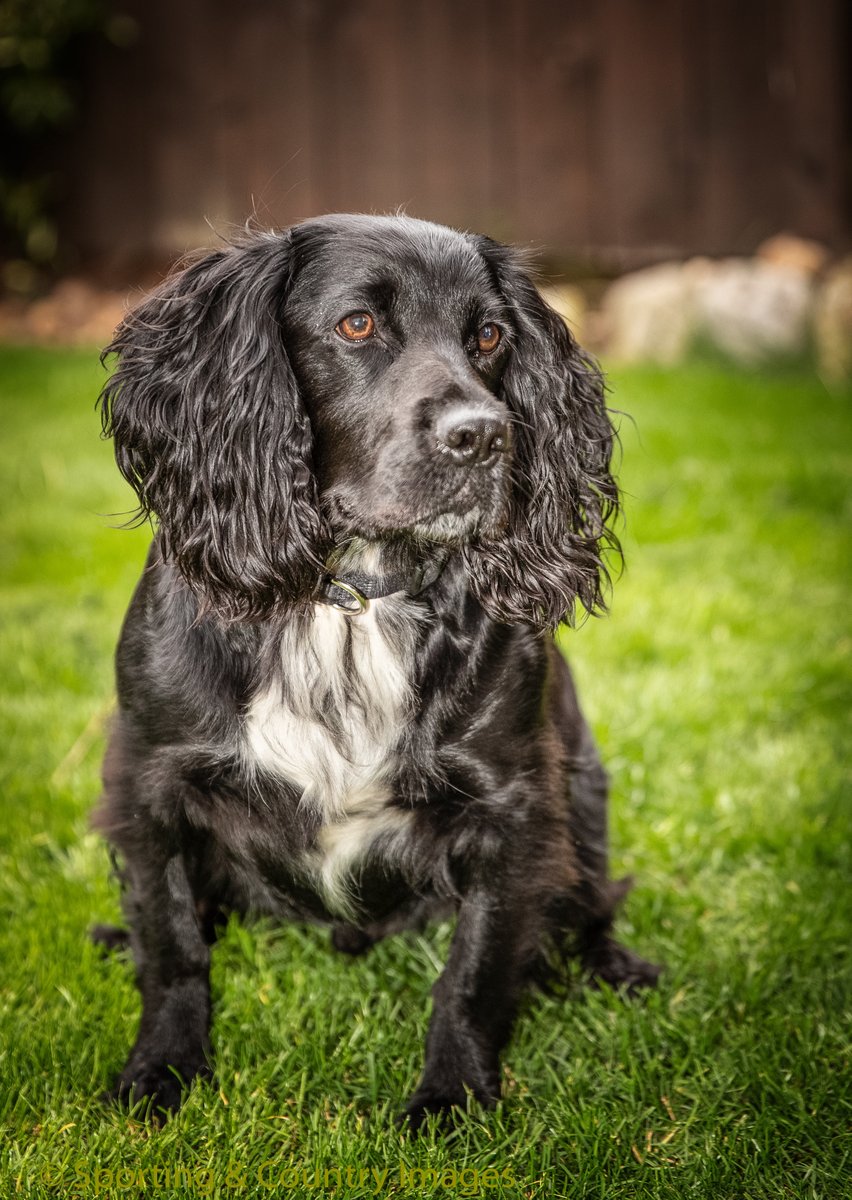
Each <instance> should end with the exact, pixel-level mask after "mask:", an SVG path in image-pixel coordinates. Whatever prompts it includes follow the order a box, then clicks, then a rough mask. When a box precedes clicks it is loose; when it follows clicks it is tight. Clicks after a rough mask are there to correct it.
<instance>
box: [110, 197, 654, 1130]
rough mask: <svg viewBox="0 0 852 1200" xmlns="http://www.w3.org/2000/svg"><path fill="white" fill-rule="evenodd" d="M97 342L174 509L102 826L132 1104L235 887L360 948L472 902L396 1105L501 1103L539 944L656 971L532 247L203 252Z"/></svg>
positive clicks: (591, 379) (594, 495) (632, 976)
mask: <svg viewBox="0 0 852 1200" xmlns="http://www.w3.org/2000/svg"><path fill="white" fill-rule="evenodd" d="M110 352H112V353H114V354H116V355H117V356H118V362H117V367H116V370H115V373H114V374H113V375H112V377H111V379H110V381H109V383H108V384H107V386H106V388H105V391H104V395H103V397H102V403H103V416H104V428H105V430H106V432H107V433H108V434H110V435H112V437H113V438H114V439H115V450H116V457H117V460H118V465H119V467H120V469H121V471H122V473H123V474H124V476H125V477H126V478H127V479H128V480H129V481H130V483H131V484H132V485H133V487H134V488H135V489H136V492H137V493H138V496H139V501H140V506H141V512H142V514H144V515H146V516H150V515H153V516H155V517H156V519H157V521H158V523H159V532H158V534H157V536H156V538H155V540H154V543H153V545H152V548H151V552H150V556H149V559H148V563H147V567H146V569H145V572H144V574H143V576H142V580H141V582H140V584H139V586H138V588H137V591H136V594H135V596H134V598H133V601H132V603H131V606H130V611H129V613H128V615H127V619H126V622H125V626H124V631H123V633H122V637H121V642H120V645H119V649H118V692H119V714H118V717H117V720H116V723H115V727H114V729H113V731H112V738H111V742H110V746H109V750H108V753H107V758H106V763H105V768H104V782H105V799H104V802H103V807H102V809H101V811H100V814H99V818H98V822H99V825H100V828H101V829H102V830H103V831H104V832H105V833H106V835H107V837H108V839H109V841H110V842H111V844H112V846H113V847H114V848H115V849H116V850H117V851H118V852H119V856H120V859H121V861H122V863H123V867H122V881H123V885H124V899H125V908H126V913H127V919H128V923H129V927H130V929H129V940H130V944H131V947H132V951H133V955H134V957H135V961H136V966H137V970H138V982H139V988H140V991H141V993H142V1020H141V1026H140V1029H139V1034H138V1037H137V1039H136V1044H135V1046H134V1047H133V1049H132V1051H131V1053H130V1057H129V1059H128V1061H127V1064H126V1066H125V1068H124V1070H123V1071H122V1072H121V1075H120V1076H119V1079H118V1082H117V1084H116V1088H115V1093H114V1094H115V1095H116V1096H118V1097H120V1098H127V1097H129V1096H132V1097H135V1098H142V1097H149V1098H151V1100H152V1102H153V1103H156V1104H157V1105H159V1106H162V1107H165V1108H174V1107H176V1106H177V1105H178V1104H179V1102H180V1096H181V1089H180V1082H179V1080H178V1078H177V1076H180V1077H181V1078H182V1079H183V1080H184V1081H185V1082H186V1083H189V1081H191V1080H192V1078H193V1077H194V1076H196V1075H202V1076H204V1075H209V1073H210V1067H209V1064H208V1054H209V1042H208V1035H209V1026H210V991H209V982H208V966H209V957H210V952H209V946H210V943H211V942H212V941H213V938H214V928H215V924H216V922H217V920H218V919H219V916H220V914H221V913H222V912H223V911H226V910H236V911H238V912H242V913H253V912H258V913H272V914H275V915H278V916H282V917H287V918H293V919H296V920H321V921H329V922H336V924H335V926H334V931H333V935H332V936H333V940H334V943H335V945H336V946H337V947H338V948H339V949H342V950H346V951H348V952H350V953H357V952H360V951H361V950H364V949H366V948H367V947H368V946H369V945H371V944H372V943H373V942H375V941H377V940H378V939H379V938H381V937H383V936H384V935H386V934H387V933H390V932H393V931H396V930H399V929H402V928H404V927H406V926H411V925H421V924H422V923H423V922H424V921H425V920H426V919H428V917H430V916H431V915H433V914H435V913H437V912H443V911H452V910H454V911H455V912H456V913H457V926H456V932H455V936H454V940H453V944H452V950H451V952H450V957H449V961H448V963H447V966H446V969H445V971H444V973H443V975H442V976H441V978H440V980H439V981H438V983H437V984H436V986H435V989H434V1012H433V1016H432V1022H431V1027H430V1030H429V1037H428V1041H427V1046H426V1065H425V1070H424V1073H423V1077H422V1079H421V1081H420V1084H419V1086H418V1088H417V1090H416V1091H415V1093H414V1095H413V1097H412V1098H411V1100H410V1101H409V1103H408V1106H407V1109H406V1112H407V1114H408V1116H409V1119H410V1121H411V1124H412V1126H414V1127H417V1126H418V1125H419V1124H420V1123H421V1122H422V1120H423V1118H424V1116H425V1114H427V1113H429V1112H442V1111H445V1110H447V1109H449V1108H450V1107H452V1106H455V1105H464V1104H465V1101H466V1092H467V1091H468V1090H469V1091H470V1092H472V1094H473V1095H474V1096H475V1097H477V1098H478V1099H479V1100H481V1101H483V1102H485V1103H488V1102H493V1101H494V1100H495V1099H496V1097H497V1096H498V1095H499V1090H500V1073H499V1064H498V1056H499V1052H500V1050H501V1047H502V1046H503V1045H504V1043H505V1042H506V1039H507V1038H508V1036H509V1033H510V1030H511V1027H512V1022H513V1018H514V1014H515V1010H516V1006H517V1003H518V998H519V994H520V992H521V989H522V987H523V985H524V983H525V982H526V981H528V980H529V979H530V978H531V977H532V976H533V975H534V974H536V972H537V971H538V970H539V968H540V967H541V963H542V961H543V958H544V956H545V955H546V954H547V953H548V948H550V952H551V953H552V951H553V949H554V948H555V949H556V950H557V951H558V950H563V951H565V952H572V953H576V954H579V955H580V957H581V960H582V962H583V964H584V965H585V967H586V968H587V969H588V970H589V972H591V973H592V974H593V975H595V976H597V977H599V978H600V979H603V980H606V981H608V982H609V983H611V984H613V985H625V986H627V987H634V986H638V985H642V984H650V983H652V982H653V981H654V979H655V978H656V975H657V968H655V967H653V966H651V965H650V964H648V963H646V962H643V961H642V960H641V959H639V958H638V957H637V956H636V955H634V954H633V953H631V952H630V951H629V950H626V949H624V948H623V947H621V946H619V945H618V944H617V943H615V942H614V941H613V940H612V939H611V938H610V934H609V930H610V925H611V921H612V917H613V911H614V908H615V905H616V902H617V900H618V899H619V897H620V896H621V895H622V894H623V892H624V891H625V890H626V887H627V884H626V883H624V884H613V883H611V882H610V881H609V880H608V875H607V835H606V780H605V775H604V772H603V769H602V768H601V766H600V763H599V759H598V756H597V753H596V750H595V746H594V743H593V741H592V737H591V734H590V732H589V729H588V727H587V725H586V723H585V722H584V720H583V717H582V715H581V713H580V710H579V707H578V704H577V699H576V695H575V692H574V687H573V685H572V681H571V677H570V675H569V673H568V669H567V667H566V666H565V664H564V662H563V661H562V659H561V657H560V656H559V654H558V653H557V651H556V649H555V647H554V645H553V642H552V640H551V638H550V637H549V636H547V631H548V630H549V629H552V628H555V627H556V626H557V625H558V624H559V623H560V622H561V621H563V620H566V619H567V618H568V617H569V616H570V614H571V611H572V609H573V607H574V605H575V603H576V602H579V604H580V605H582V606H584V607H585V608H586V609H588V610H590V611H591V610H593V609H595V608H598V607H600V606H601V604H602V595H601V591H602V579H603V578H604V577H605V572H604V567H603V564H602V552H603V550H604V549H605V547H606V545H607V544H611V543H614V539H613V538H612V535H611V534H610V533H609V532H608V527H607V522H608V521H609V519H610V518H611V516H612V515H613V514H614V513H615V512H616V510H617V501H618V494H617V490H616V486H615V483H614V482H613V479H612V477H611V475H610V470H609V463H610V453H611V450H612V442H613V431H612V427H611V425H610V422H609V419H608V416H607V411H606V408H605V406H604V400H603V386H602V381H601V378H600V375H599V373H598V371H597V370H596V368H595V367H594V365H593V364H592V363H591V362H590V360H589V359H588V358H587V357H585V356H584V354H583V353H582V352H581V351H580V350H579V349H578V347H577V346H576V344H575V343H574V341H573V340H572V338H571V335H570V334H569V333H568V331H567V330H566V328H565V325H564V324H563V322H562V321H561V320H560V318H559V317H558V316H557V315H556V314H555V313H554V312H553V311H552V310H551V309H550V308H548V307H547V305H546V304H545V303H544V302H543V300H542V299H541V297H540V296H539V294H538V293H537V291H536V290H535V288H534V287H533V285H532V284H531V283H530V281H529V279H528V277H527V275H526V274H525V273H524V271H523V270H522V268H521V266H520V264H519V262H518V259H517V257H516V255H515V254H514V253H513V252H512V251H510V250H508V249H506V248H505V247H503V246H501V245H499V244H497V243H495V242H493V241H491V240H489V239H488V238H485V237H474V236H470V235H466V234H460V233H456V232H455V231H453V230H450V229H446V228H443V227H441V226H437V225H431V224H428V223H425V222H422V221H416V220H411V219H408V218H404V217H388V218H383V217H365V216H334V217H323V218H320V219H318V220H314V221H309V222H307V223H305V224H303V225H298V226H296V227H295V228H292V229H290V230H287V231H285V232H283V233H276V234H268V235H255V236H252V237H250V238H248V239H247V240H246V241H245V242H244V243H243V244H240V245H235V246H230V247H228V248H226V249H222V250H219V251H217V252H215V253H212V254H209V255H207V256H206V257H204V258H202V259H200V260H198V261H196V262H195V263H194V264H192V265H190V266H188V267H186V268H185V269H184V270H182V271H181V272H180V273H178V274H175V275H174V276H173V277H172V278H171V279H169V280H168V281H167V282H166V284H165V286H164V287H163V288H162V289H161V291H160V292H159V294H157V295H155V296H153V297H152V298H150V299H148V300H147V301H146V302H145V303H144V304H142V306H141V307H140V308H138V309H137V310H136V311H135V312H133V313H131V314H130V315H129V316H128V317H127V319H126V320H125V321H124V323H123V324H122V325H121V326H120V328H119V330H118V332H117V334H116V337H115V340H114V341H113V343H112V345H111V346H110V347H109V350H108V351H107V353H110ZM101 936H102V937H103V938H104V939H105V940H110V939H111V940H115V939H116V938H117V937H120V936H121V935H120V932H119V931H114V930H113V931H101Z"/></svg>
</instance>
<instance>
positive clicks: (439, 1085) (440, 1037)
mask: <svg viewBox="0 0 852 1200" xmlns="http://www.w3.org/2000/svg"><path fill="white" fill-rule="evenodd" d="M530 916H531V913H530V910H529V909H528V908H527V909H526V911H524V907H521V908H520V910H519V908H518V907H512V906H510V905H509V904H508V903H507V901H506V899H505V898H501V897H497V896H495V895H493V894H490V893H485V892H479V893H475V894H473V895H471V896H469V897H466V898H465V899H464V900H463V902H462V904H461V907H460V910H459V918H458V925H457V927H456V933H455V937H454V938H453V943H452V947H451V950H450V957H449V960H448V962H447V966H446V968H445V970H444V972H443V974H442V975H441V977H440V979H439V980H438V981H437V983H436V984H435V986H434V988H433V990H432V995H433V1010H432V1020H431V1022H430V1025H429V1033H428V1035H427V1038H426V1065H425V1068H424V1071H423V1077H422V1079H421V1080H420V1084H419V1086H418V1088H417V1090H416V1092H415V1093H414V1095H413V1096H412V1097H411V1099H410V1100H409V1102H408V1104H407V1105H406V1108H405V1114H404V1115H405V1116H407V1118H408V1121H409V1123H410V1127H411V1129H412V1130H414V1131H416V1130H417V1129H418V1128H419V1127H420V1125H421V1124H422V1123H423V1121H424V1119H425V1118H426V1116H427V1115H428V1114H429V1113H439V1114H444V1115H447V1114H448V1113H449V1111H450V1110H451V1109H452V1108H455V1107H461V1108H463V1107H464V1106H465V1105H466V1103H467V1094H468V1092H470V1093H471V1094H472V1095H473V1096H474V1097H475V1098H476V1099H477V1100H479V1101H480V1102H481V1103H483V1104H486V1105H490V1104H493V1103H494V1102H495V1101H496V1100H497V1099H498V1098H499V1095H500V1061H499V1056H500V1050H501V1049H502V1047H503V1045H504V1044H505V1042H506V1040H507V1039H508V1037H509V1034H510V1033H511V1030H512V1023H513V1021H514V1018H515V1012H516V1009H517V1003H518V995H519V992H520V988H521V983H522V980H523V977H524V968H525V966H526V965H527V963H528V959H529V957H530V950H531V947H532V945H533V944H534V938H533V937H531V934H532V933H533V930H532V929H531V928H530V919H529V918H530Z"/></svg>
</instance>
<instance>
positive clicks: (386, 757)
mask: <svg viewBox="0 0 852 1200" xmlns="http://www.w3.org/2000/svg"><path fill="white" fill-rule="evenodd" d="M420 621H422V610H421V609H420V608H419V606H417V605H416V604H412V603H411V602H410V601H408V600H407V599H406V598H404V597H401V596H400V597H389V598H387V599H385V600H380V601H373V602H372V603H371V605H370V608H369V609H368V611H367V612H366V613H363V614H361V615H359V616H356V617H350V616H347V615H346V614H345V613H342V612H339V611H338V610H336V609H334V608H332V607H331V606H330V605H325V604H317V605H314V607H313V609H312V610H311V613H310V614H309V615H308V616H307V617H305V618H303V619H300V620H295V621H292V622H290V623H288V625H287V626H286V627H285V628H284V630H283V631H282V634H281V639H280V647H279V655H280V657H279V670H276V672H275V673H274V674H273V677H272V679H271V680H270V681H269V682H268V683H267V684H266V685H265V686H264V687H263V688H261V689H260V690H259V691H258V692H257V694H256V695H255V696H254V698H253V700H252V702H251V704H250V706H249V709H248V712H247V714H246V717H245V723H244V729H243V746H244V758H245V761H246V764H247V766H248V767H249V768H250V769H253V770H257V769H258V768H260V769H261V770H263V771H264V772H266V773H268V774H271V775H274V776H277V777H279V778H281V779H284V780H286V781H287V782H288V783H290V784H291V785H292V786H293V787H294V788H296V789H297V790H298V791H299V792H300V796H301V798H300V801H299V802H300V804H302V805H304V806H305V807H307V808H309V809H310V810H311V811H312V812H313V813H314V814H315V815H316V816H317V817H318V818H319V822H320V828H319V832H318V834H317V837H316V842H315V845H314V847H313V849H312V850H311V851H310V853H309V855H308V856H307V859H306V861H305V864H304V865H305V868H306V870H307V871H308V872H309V874H310V875H311V876H312V877H313V878H314V880H315V882H316V884H317V885H318V886H319V888H320V889H321V891H322V892H323V894H324V896H325V898H326V901H327V903H329V906H330V907H332V908H333V909H336V910H338V911H340V912H344V913H345V912H347V910H348V908H349V903H348V899H347V880H348V879H349V878H350V877H351V874H352V870H353V868H354V867H355V866H356V865H357V864H358V863H359V862H360V861H362V860H363V859H364V857H365V856H366V855H367V854H368V852H369V851H370V850H371V848H374V847H375V845H376V843H377V842H378V841H379V840H380V839H381V840H382V841H383V842H384V843H385V844H387V843H389V842H390V841H392V840H393V839H394V838H397V837H400V836H403V835H404V833H405V830H406V829H407V826H408V824H409V822H410V819H411V814H410V812H408V811H406V810H404V809H401V808H399V807H397V806H395V805H393V804H392V803H391V800H392V792H391V786H392V779H393V776H394V773H395V769H396V766H397V762H398V753H399V747H400V741H401V739H402V737H403V735H404V732H405V727H406V725H407V723H408V721H409V720H410V717H411V714H412V710H413V706H414V702H415V694H414V688H413V684H412V671H413V662H414V646H415V642H416V638H417V627H418V624H419V623H420Z"/></svg>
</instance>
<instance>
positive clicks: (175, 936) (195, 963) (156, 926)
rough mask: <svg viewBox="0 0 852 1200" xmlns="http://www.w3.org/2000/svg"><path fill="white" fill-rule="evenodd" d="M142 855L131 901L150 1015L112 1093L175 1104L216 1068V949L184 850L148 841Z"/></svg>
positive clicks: (139, 974) (130, 876)
mask: <svg viewBox="0 0 852 1200" xmlns="http://www.w3.org/2000/svg"><path fill="white" fill-rule="evenodd" d="M153 840H154V839H152V841H153ZM139 859H141V861H139ZM139 859H135V860H130V861H128V862H127V866H126V871H125V884H126V888H127V890H126V893H125V907H126V911H127V916H128V922H129V925H130V941H131V946H132V948H133V954H134V958H135V960H136V980H137V984H138V986H139V990H140V992H141V993H142V1019H141V1022H140V1025H139V1033H138V1035H137V1038H136V1043H135V1045H134V1047H133V1049H132V1050H131V1052H130V1057H129V1058H128V1060H127V1063H126V1065H125V1067H124V1070H123V1071H122V1072H121V1074H120V1075H119V1077H118V1080H117V1081H116V1084H115V1087H114V1088H113V1091H112V1093H111V1095H112V1097H113V1098H115V1099H118V1100H122V1101H130V1102H135V1101H136V1100H140V1099H144V1098H148V1099H150V1101H151V1104H152V1105H153V1106H155V1107H158V1108H164V1109H169V1110H174V1109H177V1108H178V1107H179V1105H180V1102H181V1092H182V1089H183V1087H184V1086H188V1085H189V1084H190V1083H191V1082H192V1080H193V1078H194V1077H195V1076H197V1075H198V1076H206V1077H209V1076H210V1074H211V1071H210V1067H209V1064H208V1062H207V1051H208V1047H209V1041H208V1038H209V1029H210V984H209V967H210V950H209V947H208V945H207V943H206V942H205V940H204V937H203V933H202V930H201V927H200V925H199V921H198V917H197V913H196V906H195V901H194V897H193V895H192V890H191V887H190V883H189V880H188V878H187V873H186V866H185V863H184V859H183V856H182V854H181V853H180V852H179V851H178V850H175V849H174V848H170V849H166V848H164V847H156V848H155V847H152V844H151V842H146V845H145V851H144V859H143V858H142V855H139Z"/></svg>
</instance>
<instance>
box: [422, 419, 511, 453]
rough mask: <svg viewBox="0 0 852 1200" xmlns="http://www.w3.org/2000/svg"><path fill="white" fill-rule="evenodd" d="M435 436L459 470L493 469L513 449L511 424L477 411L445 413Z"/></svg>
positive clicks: (439, 420)
mask: <svg viewBox="0 0 852 1200" xmlns="http://www.w3.org/2000/svg"><path fill="white" fill-rule="evenodd" d="M435 433H436V434H437V437H438V446H439V448H440V449H441V450H442V451H443V452H444V453H445V454H448V455H449V456H450V458H451V459H452V460H453V462H456V463H458V464H459V466H476V465H487V466H490V465H491V464H492V463H494V462H496V461H497V457H498V455H500V454H503V453H504V452H505V451H506V450H508V449H509V448H510V433H509V426H508V424H506V422H505V421H501V420H500V419H499V418H497V417H494V416H492V415H490V414H489V413H482V412H477V411H476V410H475V409H462V410H459V409H451V410H450V411H449V412H445V413H442V414H441V416H440V417H439V418H438V422H437V425H436V427H435Z"/></svg>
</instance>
